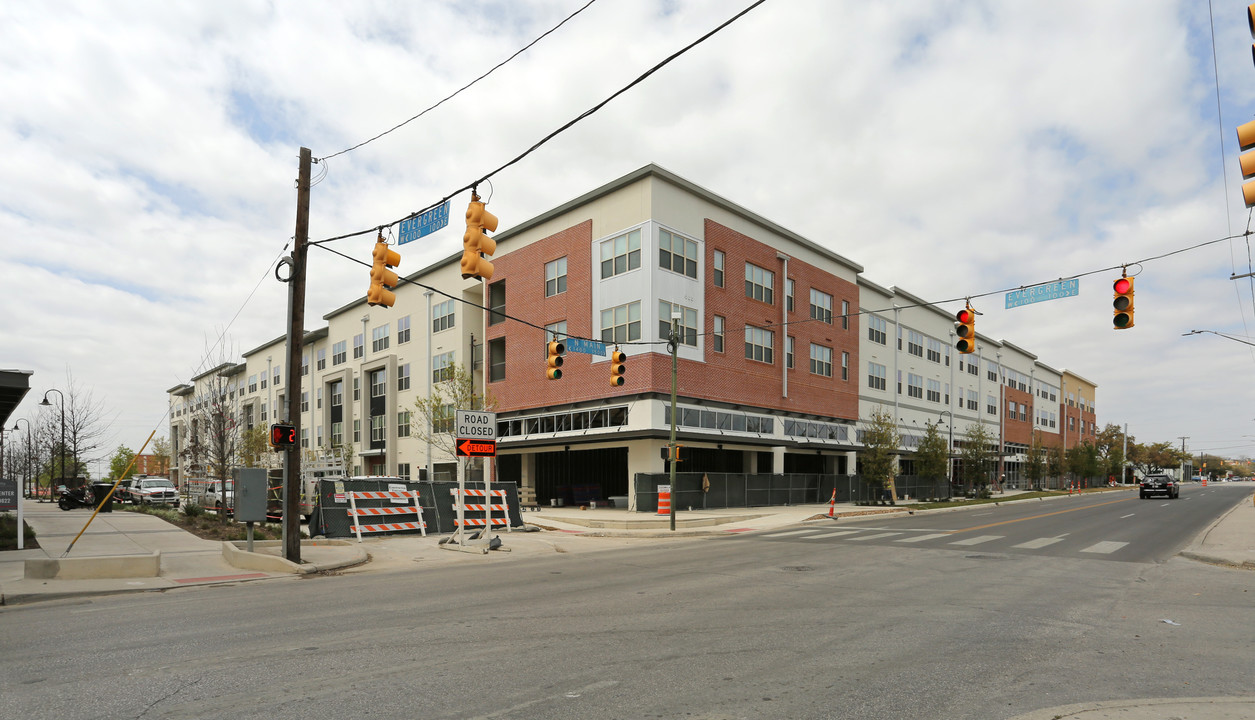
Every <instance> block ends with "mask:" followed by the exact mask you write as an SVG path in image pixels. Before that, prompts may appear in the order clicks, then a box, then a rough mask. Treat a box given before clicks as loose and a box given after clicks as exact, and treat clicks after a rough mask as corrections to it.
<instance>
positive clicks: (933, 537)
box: [894, 533, 950, 543]
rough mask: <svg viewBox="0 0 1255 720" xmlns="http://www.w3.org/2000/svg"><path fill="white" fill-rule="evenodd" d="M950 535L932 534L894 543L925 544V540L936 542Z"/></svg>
mask: <svg viewBox="0 0 1255 720" xmlns="http://www.w3.org/2000/svg"><path fill="white" fill-rule="evenodd" d="M949 534H950V533H932V534H931V535H918V536H916V537H909V538H902V539H901V540H894V542H900V543H916V542H924V541H925V540H936V539H937V538H940V537H946V536H947V535H949Z"/></svg>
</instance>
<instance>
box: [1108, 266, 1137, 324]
mask: <svg viewBox="0 0 1255 720" xmlns="http://www.w3.org/2000/svg"><path fill="white" fill-rule="evenodd" d="M1111 290H1112V294H1113V296H1114V299H1113V300H1112V302H1111V307H1112V311H1111V314H1112V318H1111V324H1112V325H1113V326H1114V328H1115V329H1116V330H1128V329H1129V328H1131V327H1133V278H1131V277H1128V276H1121V277H1120V279H1119V280H1116V281H1115V282H1114V283H1112V285H1111Z"/></svg>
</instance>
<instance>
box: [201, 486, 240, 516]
mask: <svg viewBox="0 0 1255 720" xmlns="http://www.w3.org/2000/svg"><path fill="white" fill-rule="evenodd" d="M222 486H223V483H222V481H220V480H214V481H212V482H210V483H209V484H208V485H206V486H205V494H204V495H201V497H200V504H201V505H202V506H203V507H207V508H209V509H210V510H213V511H215V512H222V509H223V508H224V507H225V508H226V510H227V513H228V514H229V513H231V512H232V511H234V509H235V493H234V487H233V484H232V482H231V481H230V480H228V481H227V482H226V490H223V487H222Z"/></svg>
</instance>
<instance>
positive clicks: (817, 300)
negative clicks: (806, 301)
mask: <svg viewBox="0 0 1255 720" xmlns="http://www.w3.org/2000/svg"><path fill="white" fill-rule="evenodd" d="M811 319H812V320H819V321H820V322H826V323H828V324H829V325H831V324H832V296H831V295H829V294H828V293H826V292H821V291H819V290H816V289H815V288H811Z"/></svg>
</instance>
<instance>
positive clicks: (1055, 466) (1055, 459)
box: [1046, 445, 1067, 479]
mask: <svg viewBox="0 0 1255 720" xmlns="http://www.w3.org/2000/svg"><path fill="white" fill-rule="evenodd" d="M1066 471H1067V463H1066V462H1064V458H1063V446H1062V445H1052V446H1051V447H1050V449H1049V450H1047V451H1046V475H1048V476H1050V477H1052V478H1057V479H1061V478H1062V477H1063V473H1064V472H1066Z"/></svg>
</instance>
